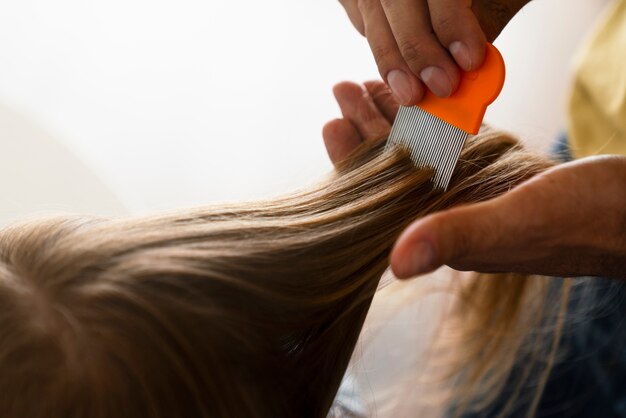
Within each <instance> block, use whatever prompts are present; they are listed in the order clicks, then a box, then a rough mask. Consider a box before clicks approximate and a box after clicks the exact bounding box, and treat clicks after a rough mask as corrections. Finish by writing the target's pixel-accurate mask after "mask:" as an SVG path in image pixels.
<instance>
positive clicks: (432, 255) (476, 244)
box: [391, 156, 626, 278]
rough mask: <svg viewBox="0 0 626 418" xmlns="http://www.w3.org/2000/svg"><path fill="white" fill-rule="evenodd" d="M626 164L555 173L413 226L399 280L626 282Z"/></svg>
mask: <svg viewBox="0 0 626 418" xmlns="http://www.w3.org/2000/svg"><path fill="white" fill-rule="evenodd" d="M624 190H626V158H625V157H621V156H599V157H591V158H585V159H581V160H578V161H575V162H571V163H567V164H563V165H560V166H557V167H554V168H552V169H550V170H548V171H546V172H545V173H542V174H540V175H538V176H536V177H534V178H532V179H530V180H528V181H527V182H526V183H523V184H522V185H520V186H518V187H516V188H515V189H513V190H512V191H511V192H509V193H506V194H504V195H502V196H500V197H497V198H494V199H492V200H490V201H486V202H482V203H477V204H473V205H467V206H464V207H458V208H453V209H450V210H446V211H442V212H439V213H436V214H432V215H430V216H427V217H425V218H423V219H420V220H419V221H417V222H415V223H413V224H412V225H411V226H410V227H409V228H407V229H406V230H405V231H404V233H403V234H402V235H401V236H400V238H399V239H398V241H397V242H396V245H395V247H394V250H393V252H392V255H391V266H392V268H393V271H394V273H395V274H396V276H397V277H399V278H408V277H411V276H415V275H418V274H424V273H427V272H429V271H432V270H434V269H436V268H438V267H440V266H442V265H444V264H447V265H449V266H451V267H453V268H455V269H458V270H474V271H483V272H497V271H508V272H519V273H533V274H543V275H553V276H560V277H569V276H602V277H613V278H626V269H625V266H626V193H624Z"/></svg>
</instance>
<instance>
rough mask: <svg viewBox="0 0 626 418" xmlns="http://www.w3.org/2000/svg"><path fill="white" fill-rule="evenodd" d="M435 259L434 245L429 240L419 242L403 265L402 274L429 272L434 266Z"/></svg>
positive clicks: (408, 275)
mask: <svg viewBox="0 0 626 418" xmlns="http://www.w3.org/2000/svg"><path fill="white" fill-rule="evenodd" d="M434 259H435V253H434V252H433V247H432V246H431V245H430V244H429V243H428V242H424V241H422V242H418V243H417V244H415V245H414V246H413V250H412V251H411V255H410V256H409V257H408V259H407V260H405V262H404V263H403V265H402V266H401V273H402V274H401V276H402V277H413V276H417V275H418V274H424V273H427V272H429V271H430V270H432V268H433V263H434Z"/></svg>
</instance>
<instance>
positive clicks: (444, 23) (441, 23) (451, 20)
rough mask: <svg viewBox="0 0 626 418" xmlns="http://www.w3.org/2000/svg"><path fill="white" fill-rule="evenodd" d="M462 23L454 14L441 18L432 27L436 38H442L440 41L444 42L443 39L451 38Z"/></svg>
mask: <svg viewBox="0 0 626 418" xmlns="http://www.w3.org/2000/svg"><path fill="white" fill-rule="evenodd" d="M462 23H463V22H460V19H459V17H458V16H456V15H454V14H446V15H443V16H441V17H440V18H439V19H438V20H437V21H436V22H433V26H434V29H435V33H437V36H438V37H439V38H444V39H442V41H444V42H445V39H447V38H449V37H451V36H453V34H454V33H455V32H456V31H457V29H458V28H459V27H461V24H462Z"/></svg>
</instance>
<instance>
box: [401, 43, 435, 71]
mask: <svg viewBox="0 0 626 418" xmlns="http://www.w3.org/2000/svg"><path fill="white" fill-rule="evenodd" d="M427 44H428V43H427V42H426V41H425V40H424V39H423V38H406V39H402V40H399V41H398V47H399V48H400V53H401V54H402V57H403V58H404V60H405V61H406V62H407V64H409V65H411V64H414V65H417V66H421V64H422V63H423V61H424V58H425V57H426V54H425V51H427V50H428V49H427Z"/></svg>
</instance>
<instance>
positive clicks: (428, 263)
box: [391, 197, 525, 279]
mask: <svg viewBox="0 0 626 418" xmlns="http://www.w3.org/2000/svg"><path fill="white" fill-rule="evenodd" d="M499 199H503V197H500V198H496V199H493V200H491V201H488V202H483V203H477V204H474V205H468V206H464V207H459V208H454V209H450V210H447V211H443V212H439V213H436V214H433V215H430V216H427V217H425V218H423V219H420V220H418V221H416V222H414V223H413V224H412V225H411V226H409V227H408V228H407V229H406V230H405V231H404V232H403V233H402V235H401V236H400V238H399V239H398V241H397V242H396V245H395V246H394V249H393V251H392V253H391V267H392V270H393V272H394V274H395V275H396V277H398V278H401V279H406V278H409V277H413V276H416V275H420V274H425V273H428V272H431V271H433V270H435V269H437V268H439V267H441V266H442V265H444V264H448V265H453V267H455V268H461V269H465V268H466V265H468V266H469V267H467V268H468V269H472V270H483V271H490V270H493V269H494V266H498V265H499V263H500V262H502V261H505V262H515V260H499V259H498V258H499V257H501V254H500V253H499V250H501V249H506V248H510V247H515V245H516V244H518V245H523V243H521V241H520V237H521V236H523V234H522V233H521V232H520V231H519V229H520V228H522V227H523V224H524V221H523V219H524V217H525V215H524V214H523V213H521V214H520V215H521V222H518V221H520V219H516V217H517V216H516V213H518V212H519V211H517V212H513V213H511V212H510V211H509V209H510V208H508V206H509V204H508V202H506V201H501V200H499ZM503 200H506V199H503ZM513 210H514V209H513ZM503 214H507V216H508V218H504V217H503ZM494 249H497V250H498V251H494ZM520 256H523V255H522V254H520Z"/></svg>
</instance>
